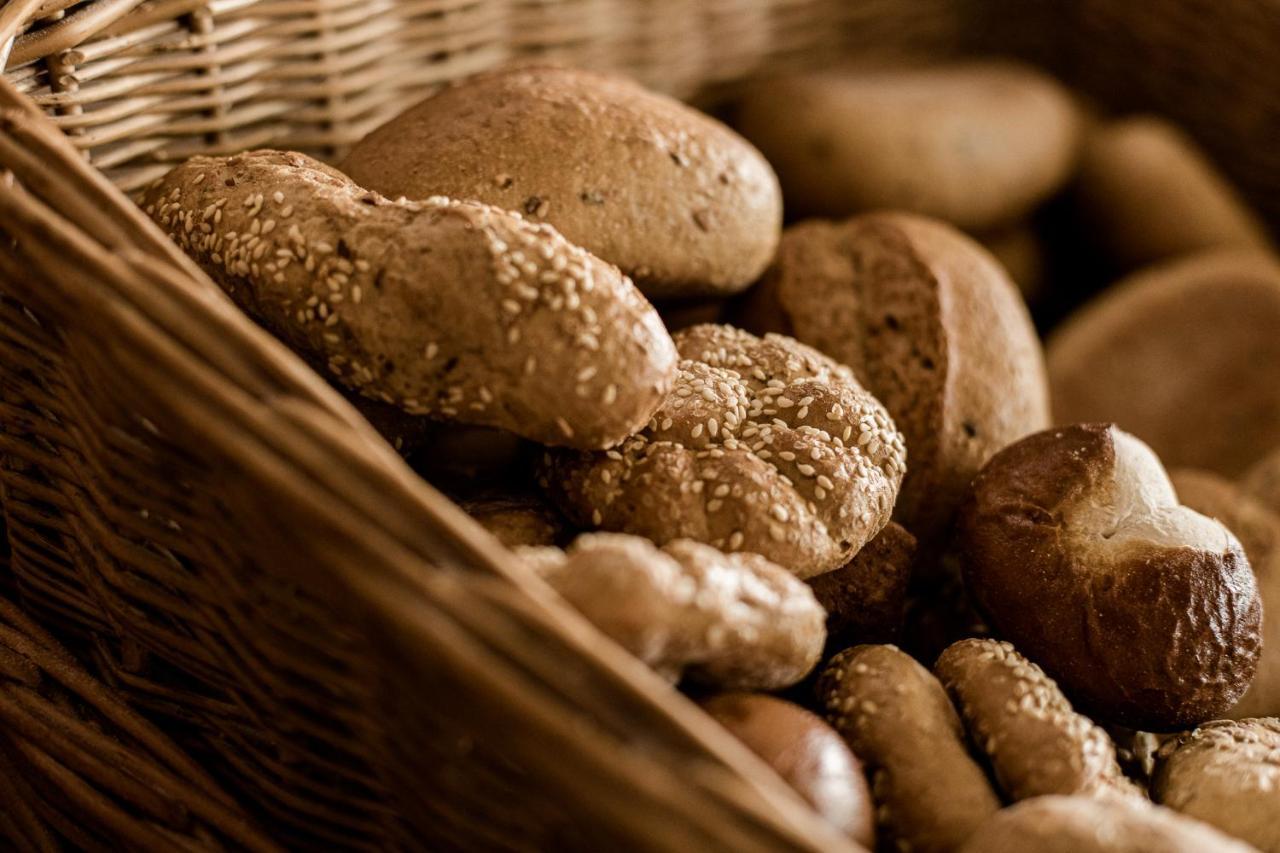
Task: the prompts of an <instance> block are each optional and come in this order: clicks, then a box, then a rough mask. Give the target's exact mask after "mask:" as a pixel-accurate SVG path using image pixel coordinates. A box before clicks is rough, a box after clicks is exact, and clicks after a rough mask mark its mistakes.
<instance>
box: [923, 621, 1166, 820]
mask: <svg viewBox="0 0 1280 853" xmlns="http://www.w3.org/2000/svg"><path fill="white" fill-rule="evenodd" d="M933 672H934V675H936V676H937V677H938V680H939V681H941V682H942V685H943V687H945V688H946V689H947V693H948V694H949V695H950V696H951V699H952V701H953V702H954V703H955V705H956V707H957V708H958V709H959V710H960V715H961V716H962V717H963V718H964V721H965V728H966V729H967V730H968V733H969V738H970V740H972V741H973V743H974V744H975V745H976V746H977V747H978V748H979V749H981V750H982V751H983V752H984V753H985V754H986V756H987V760H988V761H989V762H990V764H991V769H992V770H993V771H994V772H995V776H996V781H997V782H998V783H999V785H1000V790H1001V791H1003V792H1004V794H1005V796H1006V797H1008V798H1009V799H1010V800H1015V801H1016V800H1025V799H1028V798H1029V797H1038V796H1042V795H1044V794H1091V795H1095V796H1115V795H1121V796H1141V795H1140V794H1139V792H1138V789H1137V787H1136V786H1135V785H1134V784H1133V783H1132V782H1130V781H1129V780H1128V779H1127V778H1125V775H1124V774H1123V773H1122V772H1121V770H1120V765H1119V763H1118V762H1117V761H1116V749H1115V744H1113V743H1112V742H1111V738H1109V737H1107V733H1106V732H1104V731H1103V730H1102V729H1101V728H1099V727H1098V726H1096V725H1094V724H1093V722H1092V721H1091V720H1089V718H1087V717H1085V716H1083V715H1081V714H1077V713H1076V712H1075V711H1074V710H1072V708H1071V703H1070V702H1068V701H1067V698H1066V697H1065V696H1063V695H1062V691H1061V690H1059V689H1058V685H1057V684H1055V683H1054V681H1053V679H1051V678H1049V677H1048V676H1046V675H1045V674H1044V671H1043V670H1041V669H1040V667H1038V666H1036V665H1035V664H1033V663H1031V662H1030V661H1028V660H1027V659H1026V658H1024V657H1023V656H1022V655H1021V654H1019V653H1018V652H1017V651H1016V650H1015V649H1014V647H1013V646H1012V645H1011V644H1010V643H1006V642H1001V641H997V640H961V641H960V642H958V643H953V644H952V645H951V646H949V647H948V648H947V649H946V650H945V651H944V652H943V653H942V655H941V656H940V657H939V658H938V661H937V663H935V664H934V667H933Z"/></svg>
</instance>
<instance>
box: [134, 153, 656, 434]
mask: <svg viewBox="0 0 1280 853" xmlns="http://www.w3.org/2000/svg"><path fill="white" fill-rule="evenodd" d="M142 206H143V207H144V209H145V210H146V211H147V213H148V214H149V215H151V216H152V217H153V218H154V219H155V220H156V221H157V222H158V223H160V225H161V226H162V227H164V228H165V229H166V230H167V231H168V232H169V234H170V235H171V236H172V237H173V238H174V239H175V240H176V241H177V242H178V244H179V245H180V246H182V247H183V248H184V249H185V250H186V251H187V252H188V253H190V254H191V255H192V257H194V258H195V259H196V261H197V262H198V263H200V264H201V266H202V267H203V268H204V269H205V271H206V272H208V273H209V274H210V276H211V277H212V278H213V279H214V281H216V282H217V283H218V284H219V285H220V286H221V287H223V289H225V290H226V291H227V292H228V293H229V294H230V295H231V296H232V298H233V299H235V301H236V302H237V303H238V304H239V305H240V306H241V307H242V308H243V309H244V310H245V311H247V312H248V313H249V314H250V315H252V316H253V317H254V318H256V319H257V320H258V321H259V322H261V323H262V324H263V325H264V326H265V327H266V328H267V329H268V330H270V331H271V332H273V333H274V334H275V335H277V336H278V337H280V338H281V339H282V340H283V341H284V342H285V343H286V344H288V345H289V346H290V347H292V348H293V349H294V350H295V351H297V352H298V353H299V354H301V355H303V356H304V357H305V358H307V359H308V360H309V361H311V362H312V363H313V364H314V365H315V366H316V367H317V368H318V369H322V370H327V371H329V372H330V373H331V374H332V375H334V376H335V377H336V378H337V379H338V381H339V382H341V383H342V384H343V385H345V386H347V387H349V388H352V389H354V390H357V391H359V392H360V393H361V394H364V395H365V396H368V397H371V398H374V399H378V400H382V401H383V402H387V403H392V404H395V405H397V406H399V407H400V408H402V409H404V410H405V411H408V412H411V413H415V414H425V415H431V416H433V417H439V418H447V419H453V420H457V421H461V422H465V423H472V424H481V425H486V426H497V427H502V428H504V429H508V430H511V431H512V432H515V433H517V434H519V435H522V436H525V437H527V438H531V439H534V440H536V441H540V442H542V443H544V444H558V445H567V446H570V447H579V448H602V447H608V446H610V445H613V444H616V443H617V442H619V441H621V440H622V439H623V438H625V437H626V436H628V435H630V434H631V433H632V432H634V431H635V430H636V429H638V428H639V427H640V426H642V425H643V424H644V423H645V422H646V421H647V420H648V418H649V416H650V415H651V414H652V413H653V411H654V410H655V409H657V407H658V405H659V404H660V403H661V402H662V399H663V398H664V396H665V395H666V392H667V390H668V388H669V387H670V383H671V380H672V378H673V376H674V373H675V366H676V354H675V347H674V346H673V344H672V342H671V338H670V336H669V335H667V333H666V331H665V329H664V328H663V326H662V322H661V320H660V319H659V318H658V314H657V312H655V311H654V310H653V308H652V306H650V305H649V304H648V302H646V301H645V299H644V297H643V296H641V295H640V292H639V291H638V290H636V289H635V287H634V286H633V285H632V284H631V282H630V280H629V279H627V278H626V277H625V276H624V275H622V274H621V273H620V272H619V271H618V270H617V268H616V267H613V266H611V265H609V264H606V263H604V262H603V261H601V260H599V259H598V258H595V257H593V256H592V255H590V254H588V253H587V252H585V251H584V250H582V249H579V248H578V247H576V246H574V245H572V244H570V243H569V242H568V241H566V240H565V239H564V238H563V237H561V236H560V234H558V233H557V232H556V231H555V229H553V228H551V226H549V225H536V226H535V225H532V224H530V223H528V222H525V221H524V220H523V219H521V217H520V216H519V215H518V214H514V213H510V212H507V211H503V210H500V209H498V208H493V207H489V206H487V205H482V204H476V203H469V202H456V201H451V200H448V199H442V198H433V199H428V200H426V201H424V202H406V201H403V200H402V201H389V200H387V199H385V198H383V197H382V196H380V195H378V194H376V193H373V192H367V191H365V190H362V189H361V188H360V187H358V186H357V185H355V184H354V183H352V182H351V181H350V180H349V179H348V178H346V177H345V176H343V175H341V174H340V173H338V172H336V171H335V170H333V169H331V168H329V167H327V166H324V165H323V164H321V163H318V162H316V161H315V160H312V159H310V158H309V157H306V156H304V155H301V154H296V153H291V152H280V151H255V152H251V153H248V154H241V155H238V156H235V157H230V158H209V157H196V158H193V159H191V160H189V161H187V162H186V163H184V164H183V165H181V166H179V167H178V168H176V169H174V170H173V171H172V172H170V173H169V174H168V175H167V176H165V177H164V178H163V179H161V180H160V181H158V182H157V183H155V184H153V185H152V186H151V187H149V188H148V189H147V190H146V192H145V194H144V196H143V199H142Z"/></svg>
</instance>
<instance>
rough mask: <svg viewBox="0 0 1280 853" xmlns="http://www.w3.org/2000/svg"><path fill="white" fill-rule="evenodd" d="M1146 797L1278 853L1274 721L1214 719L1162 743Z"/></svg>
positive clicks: (1278, 758) (1278, 764)
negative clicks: (1214, 720) (1149, 796)
mask: <svg viewBox="0 0 1280 853" xmlns="http://www.w3.org/2000/svg"><path fill="white" fill-rule="evenodd" d="M1151 795H1152V797H1153V798H1154V799H1155V800H1156V801H1157V802H1159V803H1162V804H1164V805H1166V806H1168V807H1170V808H1172V809H1177V810H1178V811H1180V812H1182V813H1183V814H1185V815H1189V816H1190V817H1194V818H1197V819H1199V820H1202V821H1204V822H1205V823H1209V824H1213V825H1214V826H1216V827H1218V828H1219V829H1221V830H1222V831H1223V832H1226V833H1227V834H1229V835H1233V836H1235V837H1236V838H1239V839H1242V840H1244V841H1248V842H1249V843H1250V844H1252V845H1254V846H1255V847H1257V848H1258V849H1259V850H1261V851H1263V853H1280V720H1277V719H1276V718H1275V717H1266V718H1260V719H1249V720H1231V721H1228V720H1218V721H1216V722H1212V723H1205V724H1204V725H1203V726H1201V727H1200V728H1198V729H1196V730H1195V731H1193V732H1190V733H1188V734H1184V735H1182V736H1181V737H1178V738H1176V739H1174V740H1171V741H1169V742H1167V743H1165V744H1164V746H1162V747H1161V748H1160V752H1159V756H1158V758H1157V761H1156V772H1155V778H1154V779H1153V780H1152V785H1151Z"/></svg>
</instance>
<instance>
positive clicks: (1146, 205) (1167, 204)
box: [1075, 116, 1268, 269]
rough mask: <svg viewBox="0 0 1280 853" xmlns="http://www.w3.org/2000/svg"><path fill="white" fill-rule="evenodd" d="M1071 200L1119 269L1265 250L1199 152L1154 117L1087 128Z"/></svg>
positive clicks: (1248, 217) (1257, 225) (1261, 231)
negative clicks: (1209, 252)
mask: <svg viewBox="0 0 1280 853" xmlns="http://www.w3.org/2000/svg"><path fill="white" fill-rule="evenodd" d="M1075 195H1076V199H1077V202H1078V204H1079V207H1080V215H1081V218H1082V219H1083V220H1084V222H1085V223H1086V224H1087V226H1088V227H1089V230H1090V232H1091V233H1092V234H1094V235H1095V239H1096V240H1097V242H1098V243H1099V245H1100V246H1101V247H1102V248H1103V249H1105V250H1106V251H1107V253H1108V254H1109V255H1110V256H1111V257H1112V258H1113V259H1114V260H1115V261H1116V263H1117V264H1118V265H1119V266H1121V267H1122V268H1124V269H1136V268H1138V267H1142V266H1146V265H1147V264H1151V263H1155V262H1156V261H1161V260H1165V259H1167V258H1172V257H1176V256H1178V255H1185V254H1191V253H1193V252H1198V251H1202V250H1205V249H1214V248H1231V247H1234V248H1261V249H1265V248H1267V246H1268V240H1267V237H1266V229H1265V227H1264V226H1263V225H1262V223H1261V221H1260V220H1259V219H1258V218H1257V217H1256V216H1255V215H1254V214H1253V212H1252V211H1251V210H1249V208H1248V207H1247V206H1246V205H1245V203H1244V200H1243V199H1241V198H1240V196H1239V194H1238V193H1237V192H1236V190H1235V188H1234V187H1232V186H1231V184H1230V183H1229V182H1228V181H1227V179H1226V178H1225V177H1224V176H1223V175H1222V174H1220V173H1219V172H1218V170H1217V168H1216V167H1215V166H1214V165H1213V164H1212V163H1211V162H1209V159H1208V157H1207V156H1206V155H1205V154H1204V152H1203V151H1201V150H1200V148H1199V146H1197V145H1196V144H1195V142H1193V141H1192V140H1191V138H1190V137H1188V136H1187V135H1186V134H1185V133H1183V132H1182V131H1181V130H1179V129H1178V128H1177V127H1176V126H1174V125H1172V124H1170V123H1169V122H1167V121H1164V120H1163V119H1160V118H1156V117H1154V116H1139V117H1135V118H1128V119H1124V120H1122V121H1115V122H1110V123H1105V124H1099V125H1096V126H1095V127H1092V128H1091V129H1090V130H1089V131H1088V132H1087V133H1086V134H1085V137H1084V144H1083V145H1082V147H1081V155H1080V164H1079V171H1078V172H1077V173H1076V178H1075Z"/></svg>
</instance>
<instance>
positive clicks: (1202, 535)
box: [960, 424, 1261, 731]
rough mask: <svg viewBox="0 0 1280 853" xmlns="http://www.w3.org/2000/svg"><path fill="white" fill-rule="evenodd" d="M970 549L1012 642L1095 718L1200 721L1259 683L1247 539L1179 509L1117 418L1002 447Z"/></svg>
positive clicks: (987, 476)
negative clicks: (1115, 424)
mask: <svg viewBox="0 0 1280 853" xmlns="http://www.w3.org/2000/svg"><path fill="white" fill-rule="evenodd" d="M960 545H961V548H962V551H963V556H964V572H965V582H966V584H967V586H968V588H969V590H970V592H971V593H972V594H973V597H974V600H975V601H976V602H977V604H978V606H979V607H980V608H981V609H982V610H983V612H984V613H985V615H986V616H987V617H988V618H989V619H990V621H991V623H992V625H993V626H994V627H995V628H996V630H997V631H998V633H999V634H1001V635H1002V636H1004V637H1007V638H1008V639H1009V640H1011V641H1012V642H1013V643H1015V644H1016V645H1017V646H1018V648H1019V649H1020V650H1021V651H1022V652H1023V653H1024V654H1026V655H1027V657H1029V658H1031V659H1032V660H1034V661H1036V662H1037V663H1038V664H1040V665H1041V666H1042V667H1044V669H1045V671H1046V672H1047V673H1049V675H1051V676H1052V677H1053V678H1054V679H1055V680H1056V681H1057V682H1058V684H1060V685H1061V686H1062V689H1063V690H1064V691H1065V692H1066V693H1067V695H1068V696H1070V697H1071V699H1072V701H1073V702H1074V703H1076V705H1077V706H1079V707H1081V708H1082V710H1085V711H1086V712H1087V713H1089V714H1090V716H1093V717H1094V718H1095V719H1100V720H1106V721H1108V722H1115V723H1120V724H1122V725H1126V726H1130V727H1133V728H1141V729H1147V730H1152V731H1167V730H1170V729H1176V728H1181V727H1185V726H1187V725H1190V724H1194V723H1197V722H1200V721H1202V720H1205V719H1209V718H1211V717H1212V716H1213V715H1215V714H1220V713H1222V712H1223V711H1225V710H1227V709H1228V708H1230V707H1231V706H1232V705H1233V704H1234V703H1235V702H1236V701H1237V700H1238V699H1239V698H1240V696H1241V695H1242V694H1243V693H1244V690H1245V688H1246V687H1248V684H1249V681H1250V679H1252V677H1253V673H1254V669H1255V667H1256V665H1257V660H1258V652H1259V645H1260V640H1259V633H1260V627H1261V607H1260V605H1259V599H1258V591H1257V586H1256V584H1255V582H1254V578H1253V572H1252V571H1251V570H1250V569H1249V563H1248V560H1247V559H1246V558H1245V555H1244V552H1243V551H1242V550H1241V547H1240V544H1239V542H1238V541H1237V540H1236V539H1235V537H1234V536H1232V535H1231V533H1230V531H1228V530H1227V529H1226V528H1225V527H1223V526H1222V525H1221V524H1219V523H1218V522H1215V521H1213V520H1211V519H1207V518H1205V517H1204V516H1201V515H1199V514H1198V513H1195V512H1193V511H1192V510H1190V509H1188V508H1186V507H1182V506H1180V505H1179V504H1178V503H1177V497H1176V495H1175V494H1174V492H1173V488H1172V486H1171V485H1170V484H1169V481H1168V478H1167V476H1166V475H1165V473H1164V470H1163V468H1161V466H1160V462H1159V460H1158V459H1156V458H1155V456H1154V454H1152V453H1151V451H1150V449H1149V448H1147V447H1146V446H1145V445H1143V444H1142V443H1141V442H1139V441H1137V440H1136V439H1134V438H1133V437H1132V436H1129V435H1127V434H1125V433H1123V432H1121V431H1120V430H1118V429H1116V428H1115V427H1113V426H1111V425H1109V424H1077V425H1074V426H1070V427H1063V428H1060V429H1053V430H1046V431H1045V432H1041V433H1037V434H1036V435H1033V436H1030V437H1028V438H1026V439H1023V440H1022V441H1020V442H1018V443H1016V444H1014V445H1012V446H1010V447H1008V448H1006V449H1005V450H1003V451H1001V452H1000V453H998V454H996V456H995V457H994V458H993V459H992V460H991V461H990V462H989V463H987V465H986V466H985V467H984V468H983V469H982V472H981V473H980V474H979V475H978V477H977V478H976V479H975V481H974V484H973V492H972V496H971V498H970V500H969V501H968V503H967V504H966V506H965V507H964V508H963V510H962V512H961V516H960Z"/></svg>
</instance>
